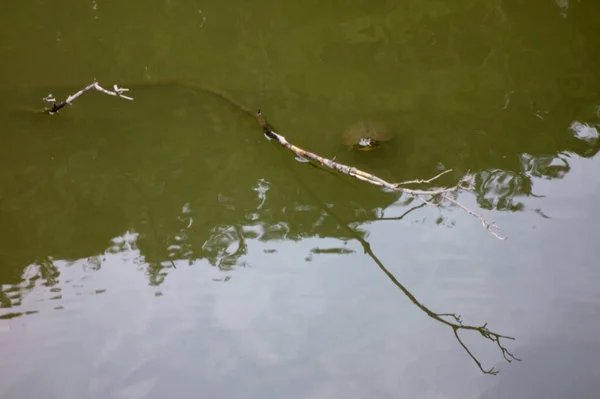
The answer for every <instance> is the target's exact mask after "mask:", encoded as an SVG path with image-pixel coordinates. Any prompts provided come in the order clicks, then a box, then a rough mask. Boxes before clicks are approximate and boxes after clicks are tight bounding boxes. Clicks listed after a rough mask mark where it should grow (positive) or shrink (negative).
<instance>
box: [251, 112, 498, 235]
mask: <svg viewBox="0 0 600 399" xmlns="http://www.w3.org/2000/svg"><path fill="white" fill-rule="evenodd" d="M255 117H256V120H257V121H258V123H259V124H260V126H261V127H262V129H263V131H264V133H265V135H266V136H267V137H268V138H271V139H274V140H276V141H277V142H278V143H279V144H280V145H281V146H283V147H285V148H287V149H288V150H290V151H292V152H293V153H294V154H295V155H296V156H297V157H301V158H305V159H310V160H312V161H315V162H317V163H318V164H320V165H324V166H327V167H328V168H331V169H334V170H336V171H338V172H340V173H343V174H346V175H348V176H352V177H354V178H356V179H358V180H362V181H364V182H367V183H371V184H373V185H376V186H380V187H384V188H386V189H388V190H390V191H395V192H401V193H404V194H408V195H413V196H415V197H418V198H419V199H420V200H421V201H423V203H425V204H427V205H429V206H436V207H437V206H440V205H441V203H438V204H435V203H433V202H431V199H432V198H435V197H438V196H441V197H442V199H443V200H447V201H448V202H450V203H452V204H454V205H456V206H458V207H459V208H461V209H462V210H463V211H465V212H467V213H468V214H469V215H471V216H473V217H475V218H477V219H478V220H479V221H480V222H481V224H482V225H483V227H484V228H485V229H486V230H487V231H488V232H489V233H490V234H491V235H492V236H494V237H495V238H497V239H499V240H505V239H506V237H501V236H500V235H498V234H497V233H496V231H498V230H500V227H498V226H497V225H496V224H495V223H494V222H488V221H487V220H485V218H484V217H483V216H481V215H479V214H477V213H475V212H473V211H472V210H470V209H469V208H467V207H466V206H464V205H462V204H461V203H459V202H458V201H456V200H455V199H453V198H451V197H450V196H449V195H448V194H450V193H454V192H458V191H460V190H470V189H471V187H469V186H466V187H465V186H464V184H465V183H466V182H468V181H469V180H470V179H471V175H470V174H469V173H467V174H466V175H465V176H464V177H463V178H461V179H460V180H459V182H458V183H457V184H456V185H455V186H453V187H442V188H437V189H427V190H417V189H409V188H406V187H401V186H403V185H406V184H425V183H431V182H432V181H434V180H436V179H438V178H440V177H441V176H443V175H445V174H446V173H448V172H450V171H451V170H445V171H443V172H441V173H439V174H438V175H436V176H434V177H432V178H431V179H427V180H422V179H419V180H410V181H406V182H401V183H390V182H388V181H386V180H383V179H381V178H380V177H377V176H375V175H372V174H370V173H368V172H364V171H362V170H360V169H357V168H355V167H352V166H349V165H344V164H341V163H339V162H335V161H334V160H331V159H327V158H323V157H322V156H320V155H317V154H314V153H312V152H310V151H306V150H304V149H302V148H300V147H297V146H295V145H293V144H291V143H290V142H288V141H287V139H286V138H285V137H283V136H282V135H280V134H278V133H276V132H275V131H273V129H272V128H271V126H270V125H269V124H268V123H267V121H266V119H265V118H264V116H263V115H262V114H261V113H260V110H259V111H258V113H257V114H256V115H255ZM423 197H431V198H429V199H425V198H423Z"/></svg>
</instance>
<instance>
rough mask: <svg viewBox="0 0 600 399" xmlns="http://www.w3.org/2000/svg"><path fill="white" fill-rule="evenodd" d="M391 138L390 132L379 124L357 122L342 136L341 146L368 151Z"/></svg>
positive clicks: (383, 125)
mask: <svg viewBox="0 0 600 399" xmlns="http://www.w3.org/2000/svg"><path fill="white" fill-rule="evenodd" d="M392 138H393V134H392V131H391V130H390V129H389V127H388V126H386V125H385V124H383V123H380V122H358V123H355V124H354V125H352V126H350V127H348V128H347V129H346V130H345V131H344V133H343V134H342V144H344V145H345V146H348V147H350V148H353V149H357V150H362V151H368V150H374V149H376V148H377V147H379V144H381V143H383V142H386V141H389V140H391V139H392Z"/></svg>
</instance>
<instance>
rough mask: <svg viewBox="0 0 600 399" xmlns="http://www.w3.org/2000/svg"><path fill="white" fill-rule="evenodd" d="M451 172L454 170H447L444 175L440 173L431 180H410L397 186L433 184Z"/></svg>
mask: <svg viewBox="0 0 600 399" xmlns="http://www.w3.org/2000/svg"><path fill="white" fill-rule="evenodd" d="M450 172H452V169H447V170H445V171H443V172H442V173H439V174H437V175H436V176H434V177H432V178H431V179H427V180H423V179H417V180H408V181H403V182H400V183H396V186H405V185H407V184H424V183H431V182H432V181H434V180H436V179H437V178H439V177H442V176H443V175H445V174H446V173H450Z"/></svg>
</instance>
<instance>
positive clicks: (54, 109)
mask: <svg viewBox="0 0 600 399" xmlns="http://www.w3.org/2000/svg"><path fill="white" fill-rule="evenodd" d="M90 90H97V91H99V92H102V93H104V94H108V95H109V96H114V97H121V98H124V99H126V100H130V101H133V97H129V96H126V95H124V94H123V93H125V92H128V91H129V89H125V88H123V87H119V86H117V85H114V86H113V90H114V91H110V90H106V89H105V88H103V87H102V86H100V85H99V84H98V82H96V81H95V80H94V83H92V84H90V85H88V86H86V87H84V88H83V89H81V90H79V91H78V92H77V93H75V94H72V95H70V96H69V97H67V99H66V100H64V101H63V102H61V103H58V104H57V103H56V99H55V98H54V96H53V95H52V94H48V95H47V96H46V97H44V101H45V102H47V103H52V108H46V109H45V110H44V112H46V113H48V114H50V115H54V114H56V113H57V112H58V111H60V110H61V109H62V108H64V107H66V106H67V105H71V104H72V103H73V101H75V100H77V99H78V98H79V97H81V96H82V95H83V94H84V93H87V92H88V91H90Z"/></svg>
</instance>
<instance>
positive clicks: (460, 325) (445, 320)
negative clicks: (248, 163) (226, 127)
mask: <svg viewBox="0 0 600 399" xmlns="http://www.w3.org/2000/svg"><path fill="white" fill-rule="evenodd" d="M284 163H285V164H286V165H287V166H288V169H289V170H290V172H291V173H292V175H293V176H294V178H295V180H296V181H297V182H298V185H299V186H301V187H302V188H303V189H304V190H305V191H306V193H307V194H308V195H310V196H311V197H312V199H313V200H314V201H315V202H316V203H317V204H318V205H319V207H320V208H321V209H322V210H323V211H324V212H325V213H327V214H328V215H329V216H331V217H332V218H333V219H334V220H335V221H336V222H337V223H338V224H339V226H340V227H341V228H343V229H344V230H346V231H347V232H348V233H349V234H350V236H351V237H353V238H354V239H355V240H357V241H358V242H360V244H361V245H362V247H363V250H364V251H365V254H367V255H369V257H370V258H371V259H372V260H373V262H375V264H376V265H377V266H378V267H379V269H381V271H382V272H383V273H384V274H385V275H386V276H387V277H388V278H389V279H390V281H391V282H392V283H393V284H394V285H395V286H396V287H398V288H399V289H400V291H402V293H403V294H404V295H406V297H408V299H410V301H411V302H412V303H413V304H415V305H416V306H417V307H418V308H419V309H421V310H422V311H423V312H425V314H427V316H429V317H431V318H432V319H434V320H436V321H438V322H440V323H442V324H443V325H446V326H448V327H450V328H451V329H452V332H453V333H454V336H455V337H456V340H457V341H458V343H459V344H460V345H461V346H462V347H463V349H464V350H465V351H466V352H467V354H468V355H469V356H470V357H471V359H473V361H474V362H475V364H477V367H478V368H479V369H480V370H481V371H482V372H483V373H484V374H490V375H496V374H498V370H496V369H495V368H494V367H492V368H490V369H486V368H484V367H483V365H482V364H481V362H480V361H479V360H478V359H477V357H476V356H475V354H473V352H472V351H471V350H470V349H469V347H468V346H467V345H466V344H465V343H464V342H463V340H462V339H461V337H460V334H459V332H460V331H474V332H478V333H479V334H481V336H482V337H483V338H485V339H487V340H489V341H491V342H493V343H494V344H496V346H498V349H500V352H501V353H502V356H503V357H504V359H505V360H506V361H507V362H508V363H511V362H512V361H513V360H517V361H521V359H519V358H517V357H516V356H515V355H513V354H512V353H511V352H510V351H509V350H508V349H507V348H506V347H505V346H504V344H503V343H502V340H511V341H512V340H514V339H515V338H514V337H510V336H506V335H502V334H498V333H496V332H494V331H492V330H490V329H489V328H488V326H487V323H484V324H483V325H481V326H476V325H469V324H465V323H464V322H463V320H462V319H461V316H460V315H459V314H457V313H436V312H434V311H432V310H431V309H429V308H428V307H427V306H425V305H424V304H423V303H422V302H420V301H419V300H418V299H417V298H416V297H415V296H414V295H413V294H412V293H411V292H410V291H409V290H408V289H407V288H406V287H405V286H404V285H402V283H400V282H399V281H398V279H396V277H395V276H394V275H393V274H392V273H391V272H390V271H389V270H388V269H387V268H386V267H385V265H384V264H383V262H381V260H380V259H379V258H378V257H377V255H375V253H374V252H373V250H372V249H371V245H370V244H369V242H368V241H367V240H365V239H364V238H363V237H362V236H361V235H360V234H358V233H357V232H356V231H355V230H354V229H352V228H351V227H350V226H349V225H348V224H347V223H346V222H345V221H344V220H342V219H341V218H340V217H338V216H337V215H336V214H335V213H334V212H332V211H331V209H330V208H329V207H327V206H326V205H325V204H324V203H323V202H322V201H321V200H320V198H319V197H318V196H317V194H316V193H315V192H314V191H313V190H311V189H310V187H308V186H307V185H306V183H305V182H304V181H302V179H301V178H300V176H298V174H297V173H296V172H295V170H294V169H293V168H292V167H289V164H288V163H287V162H284ZM425 205H426V204H425V203H423V204H421V205H417V206H414V207H411V208H410V209H408V210H407V211H406V212H404V213H403V214H402V215H401V216H399V217H396V218H394V219H395V220H402V219H403V218H404V217H405V216H407V215H408V214H409V213H411V212H413V211H415V210H417V209H419V208H421V207H424V206H425Z"/></svg>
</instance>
